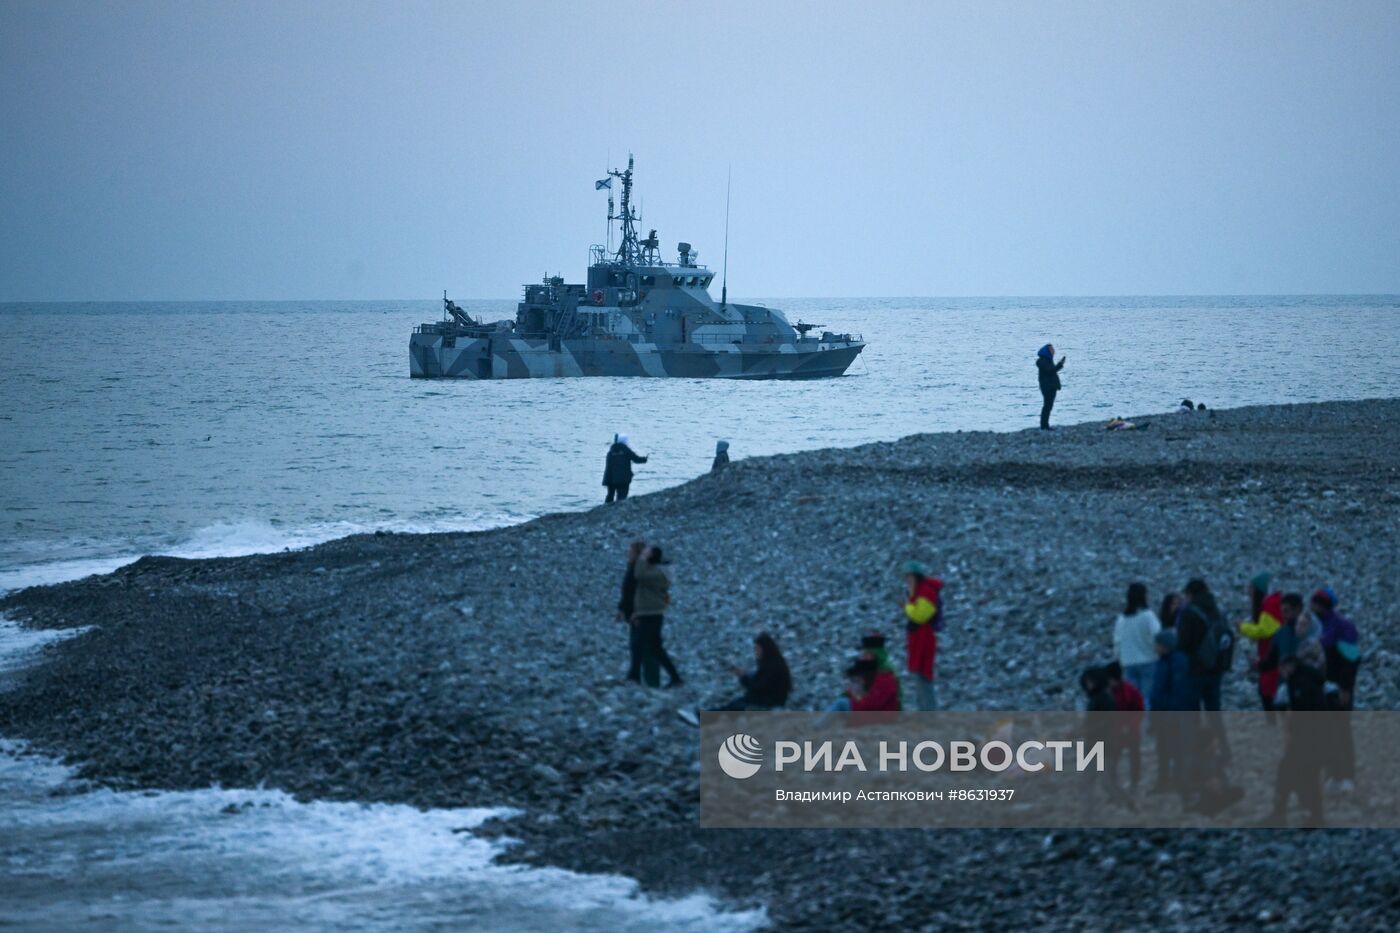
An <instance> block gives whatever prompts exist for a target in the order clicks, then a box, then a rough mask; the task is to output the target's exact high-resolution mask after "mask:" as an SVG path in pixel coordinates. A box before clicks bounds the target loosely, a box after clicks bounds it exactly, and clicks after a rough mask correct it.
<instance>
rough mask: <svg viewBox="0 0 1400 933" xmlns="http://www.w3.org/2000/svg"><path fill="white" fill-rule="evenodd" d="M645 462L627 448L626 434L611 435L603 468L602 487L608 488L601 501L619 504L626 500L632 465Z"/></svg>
mask: <svg viewBox="0 0 1400 933" xmlns="http://www.w3.org/2000/svg"><path fill="white" fill-rule="evenodd" d="M646 462H647V458H646V457H643V456H640V455H638V454H637V452H636V451H634V450H633V449H632V448H631V447H629V446H627V435H626V434H615V435H613V444H612V446H611V447H609V448H608V458H607V463H606V465H605V466H604V468H603V485H604V486H606V487H608V497H607V498H606V499H604V500H603V501H604V502H605V503H606V502H612V501H613V500H614V499H616V500H617V501H618V502H621V501H622V500H623V499H626V498H627V488H628V487H629V486H631V485H632V464H634V463H646Z"/></svg>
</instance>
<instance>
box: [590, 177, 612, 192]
mask: <svg viewBox="0 0 1400 933" xmlns="http://www.w3.org/2000/svg"><path fill="white" fill-rule="evenodd" d="M611 187H612V179H611V178H600V179H598V180H597V181H595V182H594V183H593V190H594V191H602V190H603V189H604V188H611Z"/></svg>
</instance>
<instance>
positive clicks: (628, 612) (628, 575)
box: [617, 540, 647, 682]
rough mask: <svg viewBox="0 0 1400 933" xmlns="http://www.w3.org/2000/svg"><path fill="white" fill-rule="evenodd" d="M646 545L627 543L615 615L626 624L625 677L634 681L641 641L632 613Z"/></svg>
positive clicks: (639, 673) (638, 674) (637, 675)
mask: <svg viewBox="0 0 1400 933" xmlns="http://www.w3.org/2000/svg"><path fill="white" fill-rule="evenodd" d="M646 546H647V543H646V542H645V541H641V540H638V541H633V542H632V543H631V544H630V545H628V547H627V570H626V572H624V573H623V575H622V596H621V598H619V599H618V601H617V617H618V618H619V619H621V620H622V623H623V624H624V625H626V626H627V653H628V663H627V679H628V680H631V681H636V682H640V681H641V679H642V642H641V639H640V638H639V637H638V629H637V624H636V623H635V622H633V621H632V615H633V613H634V612H635V611H636V602H637V561H638V560H639V559H640V558H641V556H642V552H643V551H645V550H646Z"/></svg>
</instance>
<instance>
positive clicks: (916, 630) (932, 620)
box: [904, 560, 943, 710]
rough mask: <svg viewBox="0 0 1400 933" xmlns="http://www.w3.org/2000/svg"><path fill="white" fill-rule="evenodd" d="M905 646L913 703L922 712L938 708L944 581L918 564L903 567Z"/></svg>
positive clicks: (913, 563) (910, 562)
mask: <svg viewBox="0 0 1400 933" xmlns="http://www.w3.org/2000/svg"><path fill="white" fill-rule="evenodd" d="M904 586H905V595H904V617H905V646H906V649H907V652H908V655H909V658H908V662H907V664H908V667H909V673H911V674H913V675H914V678H913V679H914V701H915V703H916V704H917V705H918V708H919V709H921V710H934V709H937V708H938V698H937V695H936V694H935V693H934V689H933V667H934V660H935V659H936V658H937V656H938V634H937V629H939V628H942V626H943V618H942V612H943V581H942V580H940V579H938V578H937V577H935V576H932V575H931V574H930V573H929V571H928V568H927V567H925V566H924V565H923V564H921V563H919V562H918V561H916V560H911V561H909V562H908V563H906V564H905V565H904Z"/></svg>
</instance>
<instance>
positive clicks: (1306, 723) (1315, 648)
mask: <svg viewBox="0 0 1400 933" xmlns="http://www.w3.org/2000/svg"><path fill="white" fill-rule="evenodd" d="M1270 583H1271V578H1270V576H1269V574H1267V573H1261V574H1258V575H1256V576H1255V577H1253V578H1252V579H1251V580H1250V581H1249V584H1248V588H1247V594H1248V596H1249V599H1250V616H1249V618H1248V619H1245V620H1244V621H1241V622H1238V623H1236V624H1235V625H1234V626H1233V627H1231V626H1228V625H1225V624H1223V618H1224V616H1223V613H1221V611H1220V608H1219V605H1218V604H1217V603H1216V600H1215V597H1214V596H1213V595H1212V593H1211V591H1210V587H1209V586H1208V585H1207V584H1206V583H1205V581H1204V580H1201V579H1194V580H1192V581H1190V582H1189V583H1188V584H1187V585H1186V588H1185V595H1184V598H1183V601H1182V605H1181V609H1180V614H1179V621H1178V622H1177V624H1176V625H1175V626H1171V625H1169V624H1168V622H1169V618H1163V619H1162V620H1160V621H1161V623H1162V624H1161V626H1160V627H1159V626H1156V625H1154V623H1156V622H1157V621H1158V620H1157V619H1155V617H1152V613H1151V611H1150V610H1148V609H1147V608H1146V607H1147V588H1146V586H1145V585H1143V584H1141V583H1134V584H1132V585H1131V586H1130V587H1129V590H1128V604H1127V606H1126V608H1125V611H1124V612H1123V613H1122V614H1120V615H1119V616H1118V617H1117V618H1116V619H1115V621H1114V629H1113V648H1114V652H1115V654H1116V655H1117V657H1118V659H1119V660H1118V662H1117V663H1114V664H1111V665H1106V666H1104V667H1100V668H1090V669H1089V670H1087V671H1085V672H1084V673H1083V674H1082V675H1081V678H1080V685H1081V687H1083V689H1084V692H1085V696H1086V700H1087V706H1088V709H1089V710H1090V711H1094V712H1097V711H1107V710H1114V711H1117V712H1118V713H1120V714H1123V715H1124V716H1125V717H1127V716H1136V715H1141V713H1140V711H1141V710H1142V706H1143V703H1142V697H1143V695H1144V694H1145V695H1146V696H1147V697H1148V701H1147V704H1146V705H1147V708H1148V710H1149V714H1148V720H1147V722H1148V734H1149V735H1150V736H1151V737H1152V739H1153V741H1154V744H1155V747H1156V755H1157V781H1156V785H1155V786H1154V787H1153V788H1152V793H1154V794H1163V793H1175V794H1179V795H1181V797H1182V802H1183V806H1184V807H1185V808H1186V809H1188V810H1192V811H1195V812H1199V813H1203V814H1207V815H1213V814H1215V813H1219V812H1221V811H1222V810H1224V809H1225V808H1226V807H1229V806H1231V805H1233V804H1234V803H1235V802H1237V801H1238V800H1240V799H1242V797H1243V796H1244V792H1243V790H1242V789H1241V788H1238V787H1233V786H1231V785H1230V783H1229V781H1228V779H1227V774H1226V770H1227V766H1228V764H1229V759H1230V751H1229V745H1228V743H1227V741H1226V737H1225V734H1224V727H1223V721H1222V720H1221V718H1220V717H1218V716H1213V715H1210V714H1212V713H1214V712H1215V711H1218V710H1219V709H1220V708H1221V700H1220V697H1221V686H1222V681H1223V678H1224V676H1225V675H1226V674H1228V673H1229V672H1230V671H1231V669H1232V664H1231V657H1232V650H1233V646H1234V641H1235V635H1236V633H1238V635H1239V636H1240V637H1243V638H1245V639H1248V640H1249V641H1251V642H1253V643H1254V645H1255V651H1254V652H1253V655H1254V656H1253V657H1252V658H1251V659H1250V666H1249V670H1250V676H1251V677H1252V678H1253V679H1254V680H1255V681H1256V684H1257V688H1256V689H1257V692H1258V695H1259V702H1260V705H1261V707H1262V708H1263V710H1264V711H1265V712H1266V713H1267V714H1268V715H1269V720H1268V721H1269V722H1270V723H1273V722H1274V721H1275V720H1274V715H1275V713H1277V714H1279V715H1282V716H1283V717H1284V719H1283V722H1284V726H1283V728H1282V729H1281V730H1280V734H1279V736H1278V744H1279V751H1280V759H1279V763H1278V767H1277V773H1276V776H1275V784H1274V808H1273V811H1272V813H1271V814H1270V816H1269V817H1267V818H1266V819H1265V820H1264V822H1265V823H1267V824H1269V825H1276V824H1278V823H1281V822H1285V821H1286V818H1287V807H1288V803H1289V802H1290V800H1291V799H1292V798H1294V797H1297V799H1298V800H1299V802H1300V803H1301V805H1302V807H1303V809H1304V810H1305V811H1306V823H1307V825H1322V824H1323V795H1324V791H1326V792H1342V793H1348V792H1351V791H1352V790H1354V789H1355V777H1356V760H1355V758H1356V756H1355V744H1354V737H1353V735H1352V724H1351V716H1350V712H1351V710H1352V709H1353V708H1354V704H1355V687H1356V675H1357V671H1358V669H1359V666H1360V657H1361V655H1360V636H1359V635H1358V633H1357V628H1356V626H1355V624H1353V623H1352V621H1351V620H1350V619H1348V618H1346V617H1345V616H1343V615H1342V614H1341V613H1340V612H1339V611H1338V608H1337V607H1338V602H1339V600H1338V597H1337V593H1336V591H1335V590H1333V589H1332V588H1330V587H1321V588H1319V589H1317V590H1316V591H1314V592H1313V594H1312V596H1311V597H1310V598H1309V600H1308V601H1307V604H1306V605H1305V603H1304V599H1303V597H1302V595H1300V594H1298V593H1280V592H1278V591H1276V590H1272V589H1271V588H1270V586H1269V584H1270ZM1172 611H1173V607H1172V606H1171V604H1170V602H1169V601H1164V602H1163V615H1164V616H1169V615H1170V614H1171V612H1172ZM1149 631H1151V632H1152V633H1153V634H1152V635H1151V644H1152V647H1153V650H1154V652H1155V654H1156V660H1155V661H1154V662H1153V663H1152V665H1151V670H1150V675H1149V676H1148V679H1147V689H1146V690H1145V691H1142V692H1141V693H1140V692H1139V691H1138V690H1137V689H1135V688H1134V684H1135V683H1136V679H1137V678H1138V677H1141V676H1142V672H1141V671H1140V670H1139V671H1136V672H1134V675H1133V676H1129V668H1128V662H1129V661H1130V660H1131V662H1132V663H1133V664H1134V666H1136V664H1137V663H1138V657H1139V655H1138V653H1137V651H1138V648H1140V647H1141V640H1142V639H1143V638H1144V636H1145V635H1146V633H1147V632H1149ZM1120 665H1121V667H1120ZM1202 710H1204V711H1206V715H1205V718H1204V719H1198V718H1196V716H1188V715H1183V714H1187V713H1199V712H1200V711H1202ZM1290 711H1291V712H1295V713H1304V712H1306V713H1316V712H1320V711H1327V712H1332V713H1335V714H1337V715H1336V716H1329V717H1327V718H1326V719H1321V718H1320V717H1316V716H1294V715H1288V714H1289V712H1290ZM1168 714H1171V715H1168ZM1090 725H1092V727H1093V728H1097V729H1099V730H1101V731H1102V730H1107V731H1106V732H1105V740H1106V743H1107V747H1108V749H1109V755H1108V762H1109V769H1108V770H1109V772H1110V777H1109V778H1108V781H1109V783H1110V784H1111V785H1112V786H1111V787H1109V788H1108V790H1109V798H1110V800H1111V801H1112V802H1115V803H1122V798H1121V797H1120V796H1119V794H1118V791H1120V790H1121V788H1119V787H1118V786H1117V779H1116V771H1117V760H1118V758H1119V757H1121V755H1122V754H1123V753H1124V752H1126V753H1127V754H1128V757H1129V766H1130V774H1131V779H1130V788H1135V787H1136V784H1137V779H1136V775H1137V772H1138V767H1139V766H1138V762H1137V761H1136V758H1137V755H1136V754H1135V749H1134V748H1133V743H1134V741H1135V739H1136V737H1137V736H1138V735H1139V734H1140V730H1139V728H1138V726H1137V725H1136V721H1135V720H1132V719H1129V718H1125V719H1123V720H1122V721H1121V722H1120V723H1119V727H1118V728H1114V729H1109V727H1107V726H1105V725H1103V724H1102V723H1099V724H1093V723H1091V724H1090ZM1324 778H1325V779H1326V780H1325V783H1324Z"/></svg>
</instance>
